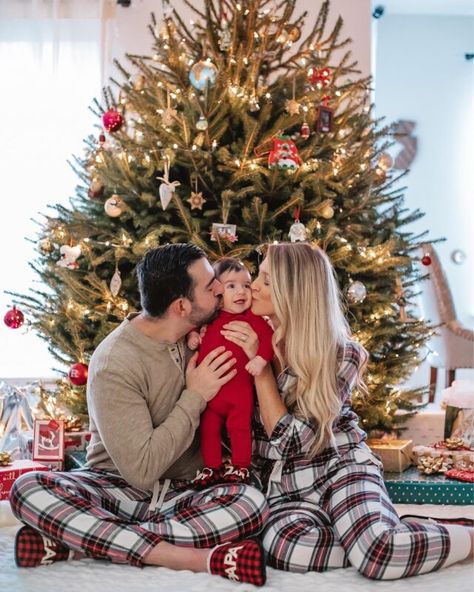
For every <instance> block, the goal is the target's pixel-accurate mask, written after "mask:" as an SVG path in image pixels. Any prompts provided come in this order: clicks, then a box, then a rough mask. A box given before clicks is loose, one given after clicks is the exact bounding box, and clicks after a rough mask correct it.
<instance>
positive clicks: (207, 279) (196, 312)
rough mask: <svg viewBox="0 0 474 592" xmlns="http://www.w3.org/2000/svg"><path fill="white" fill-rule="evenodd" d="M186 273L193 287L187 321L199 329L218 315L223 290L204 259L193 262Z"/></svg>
mask: <svg viewBox="0 0 474 592" xmlns="http://www.w3.org/2000/svg"><path fill="white" fill-rule="evenodd" d="M188 273H189V275H190V276H191V277H192V279H193V287H194V289H193V296H192V300H190V302H191V313H190V316H189V321H190V322H191V323H192V324H193V326H195V327H200V326H201V325H206V324H208V323H210V322H211V321H213V320H214V319H215V318H216V317H217V315H218V314H219V310H220V308H221V299H222V292H223V288H222V284H221V283H220V282H219V280H217V279H216V274H215V273H214V270H213V269H212V267H211V265H210V263H209V261H208V260H207V259H205V258H204V257H203V258H202V259H198V260H197V261H194V263H192V264H191V265H190V266H189V267H188Z"/></svg>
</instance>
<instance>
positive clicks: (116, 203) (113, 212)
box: [104, 193, 123, 218]
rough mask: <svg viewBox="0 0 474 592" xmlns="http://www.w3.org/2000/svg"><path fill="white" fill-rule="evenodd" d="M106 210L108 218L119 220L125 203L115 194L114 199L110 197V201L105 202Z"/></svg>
mask: <svg viewBox="0 0 474 592" xmlns="http://www.w3.org/2000/svg"><path fill="white" fill-rule="evenodd" d="M104 210H105V213H106V214H107V216H110V217H111V218H118V216H120V214H122V212H123V201H122V200H121V199H120V197H119V196H118V195H117V194H115V193H114V194H113V195H112V197H109V199H108V200H107V201H106V202H105V204H104Z"/></svg>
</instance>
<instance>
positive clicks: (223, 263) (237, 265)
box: [212, 257, 247, 279]
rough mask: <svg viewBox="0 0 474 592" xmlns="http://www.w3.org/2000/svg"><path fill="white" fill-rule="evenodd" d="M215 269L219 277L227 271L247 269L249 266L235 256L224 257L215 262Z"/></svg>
mask: <svg viewBox="0 0 474 592" xmlns="http://www.w3.org/2000/svg"><path fill="white" fill-rule="evenodd" d="M212 267H213V269H214V271H215V272H216V277H217V279H219V278H220V277H221V275H222V274H223V273H225V272H226V271H247V268H246V267H245V265H244V264H243V263H242V261H239V260H238V259H234V258H233V257H222V259H218V260H217V261H216V262H215V263H214V264H213V266H212Z"/></svg>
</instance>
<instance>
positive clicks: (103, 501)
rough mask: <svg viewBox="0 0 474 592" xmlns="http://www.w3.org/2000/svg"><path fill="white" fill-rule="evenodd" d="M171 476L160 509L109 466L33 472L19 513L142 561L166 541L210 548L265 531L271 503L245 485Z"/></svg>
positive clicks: (100, 554) (118, 558) (13, 498)
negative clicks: (195, 485)
mask: <svg viewBox="0 0 474 592" xmlns="http://www.w3.org/2000/svg"><path fill="white" fill-rule="evenodd" d="M185 485H186V482H184V481H181V482H178V481H171V487H170V488H169V490H168V491H167V493H166V495H165V497H164V500H163V504H162V506H161V508H160V509H159V510H154V511H150V501H151V494H150V492H147V491H142V490H140V489H136V488H134V487H131V486H130V485H128V484H127V482H126V481H125V480H123V479H122V478H121V477H119V476H115V475H111V474H109V473H104V472H102V471H96V470H89V471H74V472H70V473H57V472H43V471H40V472H31V473H26V474H25V475H22V476H20V477H19V478H18V479H17V480H16V481H15V483H14V485H13V488H12V491H11V494H10V503H11V506H12V510H13V513H14V514H15V516H16V517H17V518H18V519H19V520H21V521H22V522H24V523H25V524H28V525H30V526H31V527H33V528H35V529H36V530H38V531H40V532H42V533H43V534H45V535H46V536H48V537H50V538H51V539H54V540H57V541H59V542H61V543H63V544H64V545H66V546H67V547H69V548H70V549H73V550H75V551H79V552H81V553H83V554H85V555H86V556H88V557H93V558H95V559H107V560H110V561H113V562H115V563H128V564H131V565H136V566H141V565H142V559H143V557H144V556H145V555H146V554H147V553H148V552H149V551H150V550H151V549H152V548H153V547H154V546H156V545H157V544H158V543H159V542H160V541H167V542H169V543H172V544H175V545H178V546H184V547H198V548H207V547H213V546H215V545H218V544H220V543H224V542H228V541H235V540H239V539H242V538H245V537H247V536H249V535H253V534H257V533H258V532H260V531H261V530H262V527H263V523H264V520H265V519H266V518H267V516H268V506H267V504H266V501H265V498H264V496H263V494H262V493H261V492H259V491H258V490H257V489H255V488H253V487H249V486H246V485H241V484H232V485H223V486H216V487H213V488H212V489H207V490H204V491H200V492H195V491H191V490H189V489H187V490H186V489H184V488H183V486H185Z"/></svg>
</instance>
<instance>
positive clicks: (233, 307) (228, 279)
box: [219, 269, 252, 314]
mask: <svg viewBox="0 0 474 592" xmlns="http://www.w3.org/2000/svg"><path fill="white" fill-rule="evenodd" d="M219 281H220V282H221V284H222V286H223V287H224V293H223V294H222V309H223V310H225V311H226V312H232V313H234V314H239V313H242V312H244V311H245V310H247V309H248V308H250V305H251V304H252V290H251V289H250V284H251V283H252V280H251V278H250V274H249V272H248V271H247V270H246V269H242V270H241V271H225V272H224V273H223V274H221V276H220V277H219Z"/></svg>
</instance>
